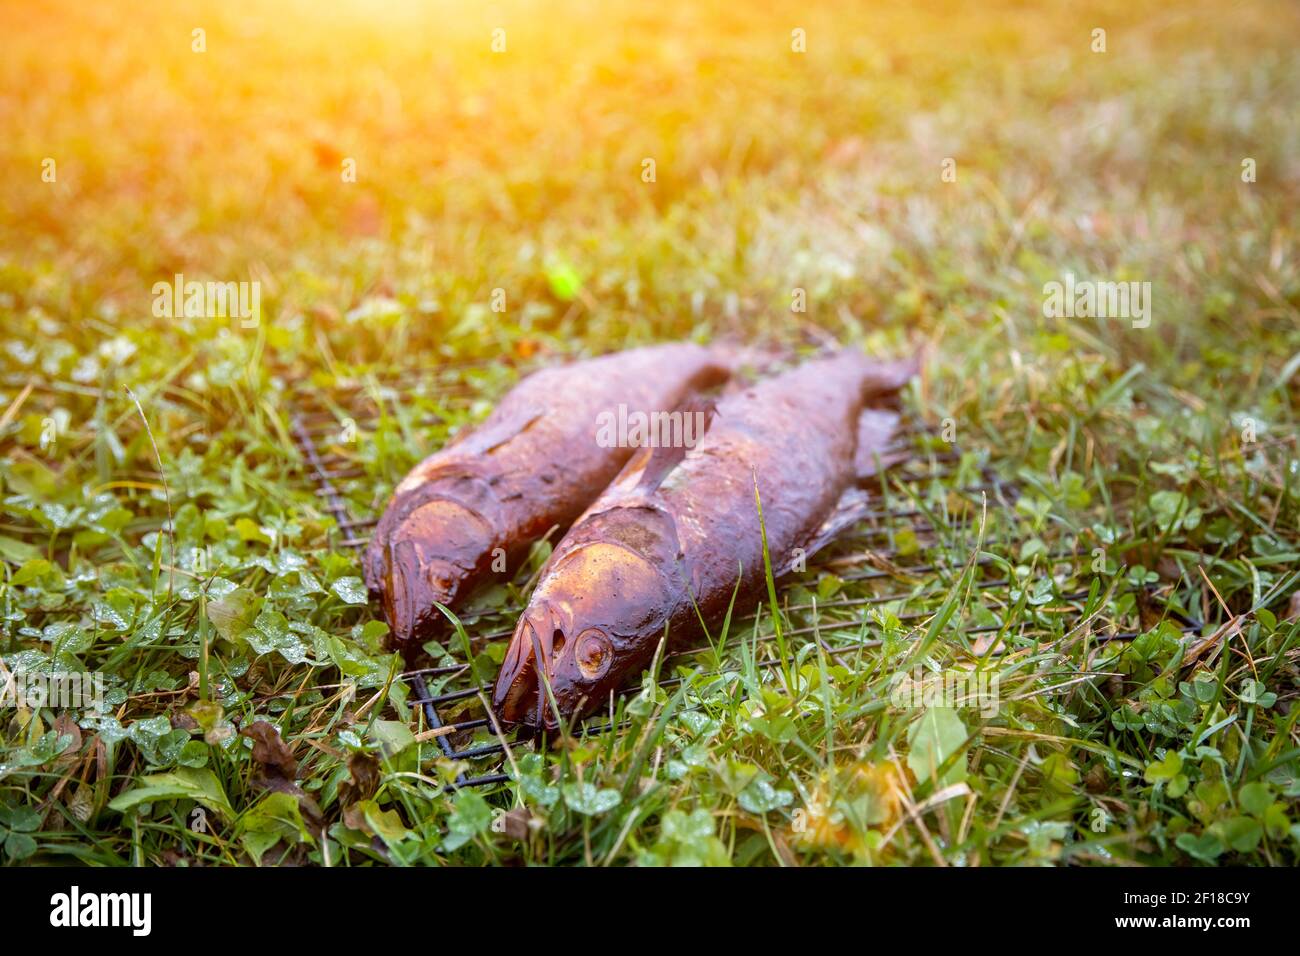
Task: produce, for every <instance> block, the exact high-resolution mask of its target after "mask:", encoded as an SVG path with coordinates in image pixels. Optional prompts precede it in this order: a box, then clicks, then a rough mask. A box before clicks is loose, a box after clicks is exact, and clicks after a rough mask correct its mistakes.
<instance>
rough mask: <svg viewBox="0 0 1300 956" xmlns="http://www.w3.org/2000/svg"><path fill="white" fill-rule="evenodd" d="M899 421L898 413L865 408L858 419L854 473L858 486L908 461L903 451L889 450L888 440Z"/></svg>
mask: <svg viewBox="0 0 1300 956" xmlns="http://www.w3.org/2000/svg"><path fill="white" fill-rule="evenodd" d="M899 421H900V416H899V414H898V412H895V411H890V410H889V409H884V408H864V409H863V410H862V414H861V415H859V416H858V437H857V446H856V447H855V449H854V451H853V472H854V474H855V475H856V477H857V480H858V481H859V482H865V481H868V480H870V479H872V478H875V477H877V475H878V473H879V472H881V471H883V470H884V469H886V468H888V467H889V466H890V465H893V464H896V463H898V462H899V461H902V460H903V459H904V458H906V457H907V452H906V451H898V450H891V449H890V447H889V441H890V439H891V438H893V436H894V433H895V432H897V431H898V423H899Z"/></svg>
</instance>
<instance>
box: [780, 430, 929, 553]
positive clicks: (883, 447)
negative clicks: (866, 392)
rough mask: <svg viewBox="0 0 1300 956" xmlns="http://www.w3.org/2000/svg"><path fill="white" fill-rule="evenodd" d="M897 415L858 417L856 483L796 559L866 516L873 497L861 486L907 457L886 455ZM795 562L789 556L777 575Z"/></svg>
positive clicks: (818, 548)
mask: <svg viewBox="0 0 1300 956" xmlns="http://www.w3.org/2000/svg"><path fill="white" fill-rule="evenodd" d="M899 421H900V416H899V414H898V412H895V411H891V410H889V409H884V408H864V409H863V410H862V414H861V415H859V416H858V436H857V447H856V449H855V450H854V455H853V470H854V475H855V478H856V481H857V483H856V484H851V485H849V487H848V488H846V489H845V491H844V493H843V494H842V495H841V496H840V500H839V501H838V502H836V504H835V507H834V509H833V510H832V511H831V513H830V515H829V516H828V517H827V518H826V520H825V521H824V522H822V524H821V526H820V527H819V528H818V529H817V530H816V531H815V532H813V535H812V537H811V538H810V539H809V540H808V541H807V542H806V543H805V544H804V546H803V548H802V549H801V550H802V552H803V553H802V554H801V555H799V556H798V557H800V558H802V559H804V560H806V559H808V558H810V557H812V556H813V555H814V554H816V553H817V552H818V551H821V550H822V549H824V548H825V547H826V546H827V545H829V544H830V543H831V542H833V541H834V540H835V539H836V538H838V537H839V536H840V535H841V534H843V533H844V532H845V531H847V530H848V529H849V528H851V527H853V525H855V524H857V523H858V522H859V521H862V520H863V519H864V518H867V517H869V516H870V514H871V512H872V510H873V509H874V507H875V502H876V500H877V496H876V495H874V494H873V493H872V492H871V491H870V490H868V489H867V488H864V487H862V485H863V484H868V483H874V481H873V480H877V481H878V480H879V476H880V472H882V471H883V470H884V469H886V468H888V467H889V466H890V465H893V464H896V463H897V462H899V461H902V460H903V459H904V458H906V457H907V452H905V451H890V450H889V441H890V439H891V438H892V437H893V436H894V433H895V432H896V431H897V430H898V424H899ZM796 564H798V561H797V560H796V559H795V556H794V555H792V556H791V557H790V558H788V559H787V560H786V561H785V563H784V564H783V565H782V568H781V573H783V574H784V573H786V572H789V571H791V570H793V569H794V567H795V565H796Z"/></svg>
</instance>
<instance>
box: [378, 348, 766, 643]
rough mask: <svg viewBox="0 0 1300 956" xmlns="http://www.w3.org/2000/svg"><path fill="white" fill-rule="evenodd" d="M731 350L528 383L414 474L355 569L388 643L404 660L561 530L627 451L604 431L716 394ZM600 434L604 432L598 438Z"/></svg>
mask: <svg viewBox="0 0 1300 956" xmlns="http://www.w3.org/2000/svg"><path fill="white" fill-rule="evenodd" d="M740 355H741V353H740V352H739V350H734V351H730V350H727V349H725V348H716V349H715V348H709V347H705V346H701V345H694V344H690V343H683V344H672V345H660V346H650V347H646V348H636V349H629V350H627V351H624V352H618V353H614V354H611V355H607V356H602V357H600V358H594V359H589V360H584V361H578V362H573V363H571V364H568V365H562V366H557V367H553V368H545V369H541V370H539V371H536V372H534V373H532V374H531V375H529V376H528V377H526V378H525V379H523V380H522V381H521V382H520V383H519V384H518V385H516V386H515V387H514V388H513V389H512V390H511V391H510V392H509V393H508V394H507V395H506V396H505V397H504V398H503V399H502V400H501V402H500V403H499V404H498V405H497V407H496V408H495V409H494V410H493V411H492V413H491V414H490V415H489V416H488V418H487V419H486V420H485V421H484V422H483V423H482V424H481V425H479V426H478V427H476V428H473V429H468V430H466V431H465V432H464V433H462V434H461V435H458V436H457V437H456V438H455V440H453V441H452V442H451V443H450V444H448V445H447V446H445V447H444V448H442V449H441V450H440V451H438V452H435V453H434V454H432V455H430V456H429V457H428V458H426V459H425V460H424V461H422V462H421V463H420V464H419V465H417V466H416V467H415V468H414V469H413V470H412V471H411V472H410V474H408V475H407V476H406V478H405V479H403V481H402V482H401V484H399V485H398V486H397V488H396V490H395V491H394V493H393V496H392V499H391V500H390V501H389V503H388V506H387V508H386V510H385V511H384V514H383V516H382V517H381V518H380V520H379V524H378V525H377V526H376V528H375V533H374V536H373V538H372V539H371V541H370V544H369V546H368V547H367V550H366V554H365V557H364V561H363V567H364V573H365V577H366V584H367V586H368V587H369V589H370V591H371V593H372V594H375V595H378V596H379V598H380V599H381V601H382V605H383V610H384V615H385V617H386V618H387V620H388V625H389V628H390V629H391V643H392V644H393V645H394V646H395V647H396V648H398V649H399V650H402V651H403V653H404V654H405V655H406V656H407V658H408V659H413V658H414V657H415V656H416V655H417V654H418V651H419V648H420V646H421V645H422V644H423V643H424V642H425V641H427V640H429V639H430V638H431V637H433V636H435V635H437V634H438V633H440V632H441V631H442V628H443V627H444V624H445V618H444V616H443V615H442V613H441V612H440V611H439V610H438V608H437V606H436V605H437V604H442V605H444V606H447V607H451V608H453V609H455V608H456V607H457V605H458V604H462V603H463V600H464V598H465V597H466V596H467V595H469V594H470V593H471V592H472V591H473V590H474V588H475V587H476V586H477V585H478V584H480V583H481V582H482V581H483V580H484V579H486V578H487V577H489V576H490V575H492V574H493V573H496V572H503V571H508V570H511V569H513V568H514V567H515V566H516V565H517V564H518V562H519V560H520V559H521V558H522V557H524V556H526V555H527V553H528V549H529V547H530V545H531V544H532V543H533V542H534V541H536V540H538V539H540V538H541V537H542V536H543V535H545V534H546V533H547V532H548V531H549V530H551V529H552V528H554V527H557V526H558V527H560V528H561V529H563V528H565V527H567V526H568V525H569V524H570V523H571V522H572V521H573V520H574V519H575V518H577V517H578V515H580V514H582V512H583V510H584V509H585V508H586V507H587V505H589V504H591V502H592V501H594V500H595V499H596V497H597V496H598V495H599V494H600V492H601V491H602V490H604V488H605V487H606V486H607V485H608V484H609V482H610V481H611V480H612V479H613V478H614V477H615V476H617V475H618V473H619V470H620V469H621V468H622V467H623V465H624V463H625V462H626V461H627V459H628V458H629V457H630V456H631V455H632V453H633V451H635V450H636V449H635V436H633V439H634V440H633V441H627V440H626V439H627V437H628V436H627V435H626V434H620V433H616V430H614V429H609V428H606V427H605V426H607V425H608V424H610V423H611V422H612V421H613V419H614V418H615V417H617V418H618V419H619V420H620V421H625V420H628V419H631V420H633V421H634V422H635V421H636V417H635V416H637V415H638V414H641V415H642V416H643V420H644V419H645V418H648V417H649V416H652V415H654V414H655V413H657V412H669V413H671V410H672V409H674V408H675V407H676V406H677V405H678V404H680V403H681V402H682V401H684V400H686V399H688V398H689V397H690V396H692V395H694V394H696V393H698V392H700V391H701V390H704V389H708V388H711V387H713V386H716V385H718V384H720V383H722V382H724V381H725V380H726V379H727V378H728V377H729V376H730V375H731V373H732V371H733V370H734V369H735V368H736V366H737V364H738V363H739V362H740V361H741V358H740ZM602 429H604V430H603V431H602Z"/></svg>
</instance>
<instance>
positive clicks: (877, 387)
mask: <svg viewBox="0 0 1300 956" xmlns="http://www.w3.org/2000/svg"><path fill="white" fill-rule="evenodd" d="M920 371H921V356H920V355H919V354H915V355H909V356H908V357H907V358H903V359H891V360H889V361H885V362H872V363H871V371H870V373H869V374H868V376H867V380H866V383H865V386H864V389H863V392H864V394H866V395H868V396H872V395H892V394H893V393H894V392H897V391H900V390H901V389H902V388H903V386H905V385H906V384H907V383H908V382H910V381H911V380H912V379H914V378H916V376H917V375H918V374H920Z"/></svg>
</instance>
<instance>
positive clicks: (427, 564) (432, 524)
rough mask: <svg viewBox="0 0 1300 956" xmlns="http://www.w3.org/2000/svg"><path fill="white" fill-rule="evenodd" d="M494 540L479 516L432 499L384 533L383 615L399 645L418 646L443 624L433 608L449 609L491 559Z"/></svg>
mask: <svg viewBox="0 0 1300 956" xmlns="http://www.w3.org/2000/svg"><path fill="white" fill-rule="evenodd" d="M494 539H495V536H494V534H493V532H492V526H491V525H490V524H489V523H488V522H487V521H486V520H485V519H484V518H483V516H482V515H481V514H479V513H478V512H477V511H475V510H474V509H472V508H469V507H467V506H466V505H464V504H461V503H460V502H457V501H453V500H450V499H446V498H435V499H434V500H432V501H427V502H425V503H424V504H421V505H419V506H418V507H416V508H414V509H413V510H412V511H411V512H410V513H409V514H408V515H407V516H406V517H405V518H404V519H403V520H402V522H401V523H400V524H399V525H398V526H397V527H396V528H395V529H393V531H392V532H391V533H390V534H389V536H388V540H387V541H386V543H385V544H384V550H383V572H382V579H381V593H382V599H383V605H384V616H385V617H386V618H387V619H388V624H389V627H391V628H392V632H393V640H394V641H395V642H396V643H397V644H398V645H399V646H408V647H409V646H411V645H412V644H418V643H423V642H424V641H425V640H428V639H429V638H430V637H432V636H433V635H434V633H436V632H437V631H438V630H439V629H440V628H441V626H442V624H443V623H444V622H445V620H446V619H445V618H444V617H443V615H442V612H441V611H439V610H438V608H437V606H436V605H437V604H442V605H447V604H450V603H451V602H452V601H453V600H454V599H455V598H456V597H457V596H458V595H459V594H461V593H462V591H463V590H464V588H465V585H466V582H467V581H469V580H470V578H471V577H472V576H473V575H474V574H475V573H476V572H477V571H479V570H481V568H482V566H483V565H484V563H485V562H490V561H491V558H492V548H493V544H494Z"/></svg>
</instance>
